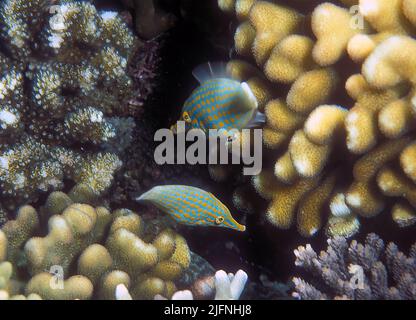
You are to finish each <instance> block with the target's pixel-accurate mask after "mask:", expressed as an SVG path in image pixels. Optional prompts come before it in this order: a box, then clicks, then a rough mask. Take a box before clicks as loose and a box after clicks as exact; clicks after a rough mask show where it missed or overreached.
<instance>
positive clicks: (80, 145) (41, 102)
mask: <svg viewBox="0 0 416 320" xmlns="http://www.w3.org/2000/svg"><path fill="white" fill-rule="evenodd" d="M0 20H1V25H0V38H1V41H2V44H3V46H2V50H1V52H0V71H1V75H0V98H1V101H0V142H1V147H0V187H1V197H2V199H3V198H7V199H4V201H2V204H3V205H4V206H5V207H6V209H13V207H14V206H15V205H20V204H22V203H24V202H26V201H27V200H28V199H30V198H33V197H34V196H36V195H37V193H38V192H39V191H47V190H50V189H52V190H53V189H59V188H60V187H61V186H62V182H63V179H72V180H73V181H75V182H85V183H88V184H89V185H90V186H91V187H93V188H94V190H95V192H96V193H97V194H99V193H102V192H103V191H105V190H106V189H107V188H108V187H109V186H110V184H111V181H112V178H113V174H114V172H115V171H116V170H117V169H119V167H120V165H121V162H120V160H119V158H118V156H117V154H115V153H114V150H116V148H112V147H111V146H112V145H125V144H124V142H123V141H121V144H119V141H117V140H118V139H119V138H120V140H122V139H123V137H125V136H126V135H125V134H124V133H125V132H130V131H131V127H132V125H133V124H134V123H133V122H132V121H129V119H128V118H126V117H125V116H126V115H128V114H129V111H130V106H129V101H130V100H131V99H132V93H133V92H134V90H133V89H134V88H135V83H134V80H133V78H131V77H130V76H129V73H128V65H129V62H130V60H131V59H132V57H133V56H134V55H135V52H136V49H137V46H138V40H137V39H136V37H135V36H134V34H133V32H132V31H131V30H130V28H129V27H128V25H127V24H126V22H125V21H124V20H123V18H122V16H121V15H120V14H118V13H117V12H113V11H98V9H97V8H96V7H95V6H94V5H93V4H92V3H91V2H90V1H75V0H62V1H50V0H36V1H30V2H29V3H28V2H27V1H22V0H6V1H2V3H1V4H0ZM127 136H128V134H127ZM116 141H117V143H116ZM86 150H89V151H86Z"/></svg>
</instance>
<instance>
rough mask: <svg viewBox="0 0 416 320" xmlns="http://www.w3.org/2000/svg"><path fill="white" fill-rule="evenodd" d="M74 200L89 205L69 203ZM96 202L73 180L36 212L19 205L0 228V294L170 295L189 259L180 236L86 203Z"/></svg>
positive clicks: (124, 212)
mask: <svg viewBox="0 0 416 320" xmlns="http://www.w3.org/2000/svg"><path fill="white" fill-rule="evenodd" d="M80 198H83V199H89V201H85V202H88V203H89V204H86V203H85V202H84V203H77V201H78V200H79V199H80ZM97 202H99V200H98V199H97V198H94V194H93V193H92V192H91V190H88V189H87V188H86V186H85V185H84V186H81V185H80V186H76V187H75V189H74V190H72V191H71V192H70V193H69V194H68V195H67V194H65V193H62V192H57V191H56V192H52V193H51V194H50V195H49V197H48V199H47V201H46V204H45V206H43V207H42V208H41V209H40V210H38V211H37V210H35V209H34V208H33V207H31V206H24V207H21V208H20V209H19V211H18V213H17V217H16V220H11V221H9V222H7V223H6V224H5V225H4V226H3V228H2V229H1V231H0V263H1V264H0V266H2V267H1V268H0V269H1V270H3V269H5V270H6V271H4V272H0V290H4V292H3V291H0V292H2V295H3V296H5V297H15V296H16V295H19V296H20V295H22V294H24V295H26V296H28V298H30V297H33V296H34V295H36V296H35V297H41V298H43V299H91V298H100V299H114V298H115V296H114V294H115V288H116V287H117V286H118V285H119V284H124V285H125V286H126V287H128V288H129V289H130V291H131V294H132V296H133V297H134V298H135V299H152V298H153V297H154V296H155V295H156V294H161V295H164V296H166V297H171V296H172V294H173V293H174V292H175V291H176V290H177V289H176V286H175V283H174V281H176V280H177V279H178V278H179V277H180V276H181V275H182V273H183V272H184V271H185V270H186V269H187V268H188V266H189V264H190V251H189V248H188V246H187V243H186V240H185V239H184V238H183V237H181V236H180V235H179V234H177V233H176V232H175V231H173V230H171V229H166V228H165V229H162V230H161V231H157V230H156V229H155V228H151V227H150V228H149V227H147V226H146V222H145V221H144V220H143V219H142V218H141V217H140V216H139V215H138V214H136V213H134V212H132V211H131V210H128V209H118V210H116V211H114V212H113V213H110V211H109V210H108V209H107V208H106V207H104V206H97V207H94V206H93V205H92V204H93V203H97ZM46 227H47V230H45V228H46ZM3 267H4V268H3ZM3 273H4V274H3Z"/></svg>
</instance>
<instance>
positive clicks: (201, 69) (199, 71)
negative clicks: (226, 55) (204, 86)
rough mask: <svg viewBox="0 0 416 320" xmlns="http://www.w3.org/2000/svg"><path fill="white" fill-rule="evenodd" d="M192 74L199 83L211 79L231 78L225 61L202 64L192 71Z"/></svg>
mask: <svg viewBox="0 0 416 320" xmlns="http://www.w3.org/2000/svg"><path fill="white" fill-rule="evenodd" d="M192 74H193V76H194V77H195V79H197V80H198V81H199V83H204V82H205V81H207V80H210V79H218V78H229V76H228V75H227V65H226V64H225V62H207V63H204V64H201V65H199V66H197V67H196V68H195V69H194V70H193V71H192Z"/></svg>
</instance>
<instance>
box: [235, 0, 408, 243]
mask: <svg viewBox="0 0 416 320" xmlns="http://www.w3.org/2000/svg"><path fill="white" fill-rule="evenodd" d="M244 2H245V3H246V4H247V7H246V8H251V9H250V11H249V10H246V11H245V13H244V14H240V15H239V20H240V23H242V24H243V25H244V26H245V28H247V29H250V26H251V27H252V28H253V29H254V31H255V39H254V42H253V43H252V44H251V56H252V58H254V61H255V62H256V64H257V66H258V67H259V68H261V70H262V71H263V73H264V75H265V78H267V80H268V81H270V83H271V84H269V86H267V83H265V84H264V87H268V88H269V89H268V90H267V91H266V92H267V95H262V96H261V98H262V99H261V104H262V105H264V106H265V107H264V113H265V116H266V124H265V126H264V128H263V143H264V145H265V146H266V147H267V148H268V149H270V151H269V150H267V152H268V157H269V156H270V157H275V158H276V161H275V162H274V168H270V166H269V165H268V166H267V167H265V168H264V169H263V172H262V173H261V174H260V175H258V176H256V177H254V178H253V180H252V182H253V185H254V187H255V189H256V190H257V192H258V193H259V194H260V195H261V196H262V197H264V198H265V199H267V200H271V203H270V205H269V209H268V211H267V217H268V219H269V220H270V221H271V222H272V223H273V224H275V225H277V226H279V227H282V228H288V227H290V226H291V225H292V221H293V218H294V217H295V215H296V212H298V215H297V218H298V230H299V231H300V232H301V233H302V234H303V235H310V234H311V233H313V232H312V231H315V227H316V229H318V228H319V227H320V225H322V224H323V223H322V221H321V220H320V219H322V215H323V214H324V212H325V211H326V207H327V206H329V207H330V210H329V211H330V215H329V218H328V222H327V224H326V225H327V228H326V229H327V233H328V234H329V235H331V236H335V235H343V236H351V235H352V234H354V233H355V232H357V231H358V228H359V226H360V220H359V219H360V216H364V217H373V216H375V215H377V214H379V213H380V212H382V211H384V210H385V209H386V208H390V203H393V210H392V217H393V219H394V220H395V221H396V222H397V223H398V224H399V225H400V224H401V225H409V224H411V223H413V222H415V219H413V213H414V203H413V198H412V195H413V193H412V191H413V188H414V186H415V183H416V165H415V163H416V147H415V146H414V143H412V139H414V132H415V130H416V86H415V85H416V77H415V74H416V63H415V59H414V58H413V57H414V56H416V40H414V36H415V30H416V29H415V28H414V26H415V22H416V14H415V12H416V4H415V3H414V1H412V0H394V1H384V0H340V1H339V2H338V3H339V4H338V5H335V4H332V3H329V2H325V1H316V7H315V8H313V10H312V11H311V12H310V14H309V15H307V16H308V19H304V17H303V15H302V14H300V13H299V12H297V11H296V10H295V9H292V8H291V4H288V2H284V3H285V4H286V5H287V6H284V5H282V3H283V1H270V2H265V1H255V0H252V1H244ZM237 3H238V1H237ZM236 6H238V4H237V5H236ZM293 6H295V5H293ZM296 6H297V5H296ZM234 10H235V13H236V15H237V8H234ZM247 14H248V15H247ZM276 17H280V19H281V20H279V19H276ZM309 17H310V19H309ZM278 21H279V22H280V21H283V23H282V25H277V24H278V23H279V22H278ZM253 29H250V30H251V32H252V31H253ZM311 32H312V33H313V35H314V36H315V37H311ZM251 36H253V33H251ZM251 39H252V38H251ZM251 41H252V40H250V41H247V42H245V47H244V55H245V56H247V55H248V54H249V50H248V46H249V45H250V43H251ZM230 66H231V67H230V70H232V71H233V72H234V74H239V75H240V76H241V75H243V74H244V76H245V77H246V80H247V79H249V78H252V77H255V78H259V79H262V80H263V81H264V77H262V76H261V75H259V74H258V72H257V71H256V72H253V71H250V72H249V71H248V70H255V68H254V67H252V68H250V67H248V66H247V64H245V65H244V68H243V67H242V64H240V65H239V64H238V63H235V62H230ZM360 68H361V73H358V74H357V73H355V72H357V70H360ZM242 70H244V71H242ZM349 72H350V73H349ZM344 79H346V80H345V81H344ZM351 99H353V100H354V102H353V103H351V102H348V101H351ZM340 103H341V105H340ZM343 103H348V104H346V105H343ZM262 110H263V108H262ZM268 163H273V162H272V161H271V162H268ZM399 165H400V166H399ZM386 166H393V168H396V169H397V170H398V171H397V172H395V173H396V174H397V176H394V177H395V178H396V180H393V176H391V175H390V176H389V179H390V181H395V182H396V183H398V181H399V180H397V179H398V177H400V178H401V179H404V180H400V181H401V182H402V184H401V189H400V188H398V189H385V190H384V189H383V187H385V185H384V184H382V183H381V182H384V183H386V182H385V181H384V180H383V179H382V178H384V179H387V178H386V177H387V176H388V175H387V172H386V171H385V170H386V169H385V168H387V167H386ZM334 168H335V169H337V168H340V170H335V171H334ZM330 172H335V173H334V174H335V175H336V176H337V181H336V183H335V184H326V182H327V180H326V179H322V178H321V177H327V176H328V175H329V176H330V174H329V173H330ZM273 173H274V174H273ZM338 178H339V179H338ZM308 179H314V187H313V188H314V189H315V188H316V189H315V190H314V191H315V192H317V193H319V190H325V192H324V193H323V194H325V195H326V196H325V197H321V199H325V200H322V202H321V203H319V205H318V201H312V200H317V199H318V197H316V199H313V197H310V195H311V194H313V192H309V191H310V190H308V188H307V187H306V186H305V185H308V182H310V181H309V180H308ZM380 179H381V180H380ZM338 181H340V182H338ZM404 182H406V183H404ZM341 183H342V192H339V190H337V189H338V188H337V187H338V184H341ZM328 185H329V187H328V188H325V186H328ZM301 186H304V188H301ZM331 188H332V190H331ZM399 190H400V191H399ZM322 192H323V191H322ZM400 192H401V193H400ZM288 193H293V197H294V199H288ZM399 193H400V194H399ZM334 194H335V195H337V194H338V195H339V199H338V200H337V199H336V198H333V197H332V196H333V195H334ZM340 195H342V196H340ZM386 197H389V198H391V199H389V201H386ZM403 197H404V198H406V199H404V200H403V199H400V198H403ZM279 199H280V200H279ZM340 199H342V201H341V200H340ZM308 200H309V201H311V203H315V204H314V205H309V201H308ZM387 204H389V206H387ZM301 206H307V207H308V208H309V207H313V208H316V207H319V208H321V209H322V210H319V211H321V212H320V213H319V214H318V213H316V212H317V210H315V209H314V210H309V211H311V212H313V213H315V214H313V213H311V214H310V215H307V214H306V213H305V214H301V213H300V212H306V211H307V210H306V211H302V210H301V211H299V210H300V208H301ZM340 212H341V213H340ZM311 226H312V227H311ZM313 226H315V227H313Z"/></svg>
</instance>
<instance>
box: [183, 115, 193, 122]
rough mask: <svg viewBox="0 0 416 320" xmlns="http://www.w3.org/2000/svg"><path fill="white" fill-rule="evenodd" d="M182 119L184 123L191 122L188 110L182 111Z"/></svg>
mask: <svg viewBox="0 0 416 320" xmlns="http://www.w3.org/2000/svg"><path fill="white" fill-rule="evenodd" d="M182 118H183V120H185V122H186V123H191V122H192V120H191V117H190V116H189V114H188V112H184V113H183V115H182Z"/></svg>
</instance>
